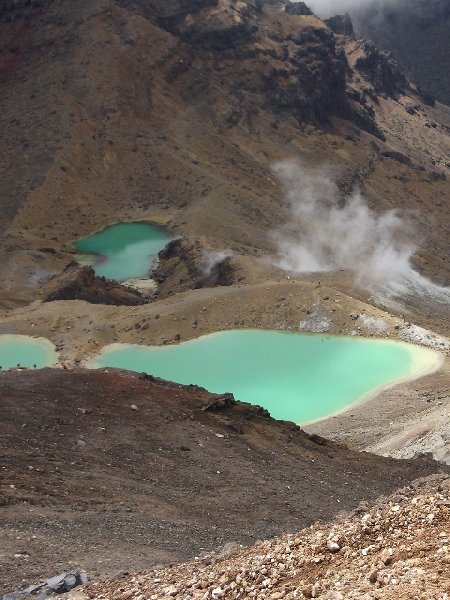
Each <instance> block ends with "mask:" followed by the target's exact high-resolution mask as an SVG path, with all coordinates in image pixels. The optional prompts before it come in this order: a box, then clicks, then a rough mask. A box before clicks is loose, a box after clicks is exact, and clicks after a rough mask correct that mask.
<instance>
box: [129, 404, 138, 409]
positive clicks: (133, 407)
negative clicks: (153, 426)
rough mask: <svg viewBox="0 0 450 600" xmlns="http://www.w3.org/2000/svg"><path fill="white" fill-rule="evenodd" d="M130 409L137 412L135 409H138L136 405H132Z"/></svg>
mask: <svg viewBox="0 0 450 600" xmlns="http://www.w3.org/2000/svg"><path fill="white" fill-rule="evenodd" d="M130 408H131V410H137V409H138V407H137V406H136V404H132V405H131V406H130Z"/></svg>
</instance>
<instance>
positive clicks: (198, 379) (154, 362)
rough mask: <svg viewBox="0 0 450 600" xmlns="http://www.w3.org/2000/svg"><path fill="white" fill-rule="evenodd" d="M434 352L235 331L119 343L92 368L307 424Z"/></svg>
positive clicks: (432, 362) (418, 367) (427, 367)
mask: <svg viewBox="0 0 450 600" xmlns="http://www.w3.org/2000/svg"><path fill="white" fill-rule="evenodd" d="M441 360H442V358H441V355H440V354H438V353H437V352H435V351H433V350H429V349H426V348H422V347H419V346H414V345H412V344H406V343H402V342H394V341H389V340H369V339H361V338H351V337H348V338H346V337H337V336H324V335H308V334H300V333H288V332H281V331H265V330H230V331H221V332H218V333H214V334H211V335H206V336H203V337H200V338H198V339H195V340H191V341H187V342H183V343H180V344H177V345H172V346H138V345H130V344H112V345H111V346H107V347H106V348H104V349H103V350H102V352H101V353H100V354H99V355H98V356H96V357H94V358H93V359H92V360H91V361H90V363H89V365H88V366H89V367H91V368H100V367H117V368H122V369H128V370H132V371H138V372H145V373H149V374H151V375H154V376H157V377H161V378H164V379H167V380H170V381H175V382H177V383H183V384H196V385H200V386H202V387H205V388H206V389H208V390H209V391H211V392H216V393H224V392H232V393H233V394H234V396H235V397H236V398H237V399H238V400H241V401H244V402H250V403H251V404H258V405H260V406H263V407H264V408H267V409H268V410H269V412H270V414H271V415H272V416H273V417H275V418H277V419H285V420H289V421H294V422H296V423H306V422H308V421H313V420H317V419H320V418H323V417H326V416H329V415H331V414H334V413H337V412H339V411H342V410H343V409H345V408H347V407H349V406H351V405H352V404H354V403H356V402H359V401H361V400H363V399H364V398H365V397H366V396H367V394H369V393H371V392H375V391H376V390H379V389H380V387H381V386H386V385H388V384H392V383H394V382H398V381H401V380H403V379H406V378H412V377H415V376H418V375H421V374H424V373H426V372H430V371H432V370H434V369H436V368H437V366H438V365H439V364H440V361H441Z"/></svg>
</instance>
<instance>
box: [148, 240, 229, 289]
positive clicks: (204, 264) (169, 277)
mask: <svg viewBox="0 0 450 600" xmlns="http://www.w3.org/2000/svg"><path fill="white" fill-rule="evenodd" d="M158 259H159V261H158V265H157V267H156V269H155V270H154V272H153V278H154V279H155V281H156V282H157V283H158V290H157V291H156V297H157V298H158V299H161V298H166V297H167V296H169V295H171V294H174V293H178V292H183V291H186V290H190V289H198V288H204V287H216V286H228V285H232V284H233V283H234V281H235V279H236V274H235V271H236V267H235V265H234V264H233V260H232V257H231V256H228V255H226V254H221V253H214V252H207V251H205V250H204V249H203V248H202V247H201V245H200V244H199V243H198V242H197V241H194V242H191V241H189V240H184V239H176V240H173V241H171V242H170V243H169V244H168V245H167V246H166V248H164V249H163V250H161V252H160V253H159V255H158Z"/></svg>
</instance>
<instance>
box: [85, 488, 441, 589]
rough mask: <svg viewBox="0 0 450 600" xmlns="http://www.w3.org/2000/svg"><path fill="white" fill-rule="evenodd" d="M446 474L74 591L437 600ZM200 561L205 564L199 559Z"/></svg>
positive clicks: (439, 583)
mask: <svg viewBox="0 0 450 600" xmlns="http://www.w3.org/2000/svg"><path fill="white" fill-rule="evenodd" d="M449 500H450V481H449V479H448V478H438V477H435V478H429V479H428V480H425V481H422V482H417V483H416V484H414V485H412V486H410V487H408V488H406V489H404V490H401V491H399V492H398V493H396V494H395V495H393V496H391V497H389V498H383V499H382V500H380V501H378V502H377V503H375V505H374V506H372V507H370V509H369V510H367V509H366V510H364V509H362V510H361V509H360V510H358V511H355V513H353V515H351V517H350V518H349V517H347V519H345V520H344V519H341V520H339V519H336V520H334V521H333V522H331V523H327V524H326V525H316V526H314V527H311V528H310V529H307V530H305V531H301V532H299V533H297V534H295V535H287V536H283V537H282V538H278V539H276V540H273V541H265V542H259V543H257V544H256V545H255V546H252V547H250V548H245V549H243V550H240V551H237V552H236V551H235V552H234V553H232V554H231V555H230V556H228V557H224V558H223V557H222V558H221V559H219V560H218V561H217V562H214V563H213V564H212V565H210V566H208V564H209V563H210V561H200V560H197V561H196V562H191V563H187V564H184V565H179V566H178V565H177V566H174V567H172V568H168V569H164V570H160V571H152V572H145V573H136V574H128V573H127V574H125V575H124V576H122V577H118V578H117V579H115V580H113V581H110V582H106V583H101V584H97V585H94V586H91V587H88V588H86V589H85V590H84V593H82V594H81V595H79V594H77V597H78V598H80V599H82V598H86V599H87V598H91V599H99V600H100V599H103V598H105V599H106V598H117V599H119V600H122V599H124V600H125V598H126V599H134V598H141V597H147V598H151V599H152V600H158V598H168V597H171V598H180V599H181V598H192V600H196V599H199V600H200V599H203V598H214V599H216V598H217V599H218V598H236V599H237V598H257V599H262V598H272V599H273V600H278V599H280V598H285V599H286V600H291V599H294V598H321V599H322V600H344V599H345V598H355V599H357V600H371V599H378V600H381V599H386V600H387V599H391V600H393V599H394V598H395V599H397V600H412V598H414V599H417V600H419V599H420V600H431V599H432V600H443V599H445V598H447V596H448V592H449V591H450V579H449V569H448V566H449V562H450V553H449V538H450V533H449V531H450V510H449ZM205 563H206V565H205Z"/></svg>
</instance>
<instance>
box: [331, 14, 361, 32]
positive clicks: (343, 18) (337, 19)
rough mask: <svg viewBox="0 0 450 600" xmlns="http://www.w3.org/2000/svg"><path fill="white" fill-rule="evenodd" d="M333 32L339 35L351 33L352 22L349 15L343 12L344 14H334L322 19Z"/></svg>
mask: <svg viewBox="0 0 450 600" xmlns="http://www.w3.org/2000/svg"><path fill="white" fill-rule="evenodd" d="M324 22H325V23H326V24H327V25H328V27H329V28H330V29H331V31H332V32H333V33H337V34H339V35H353V34H354V30H353V23H352V19H351V17H350V15H349V14H348V13H345V14H344V15H334V16H332V17H330V18H329V19H325V21H324Z"/></svg>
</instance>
